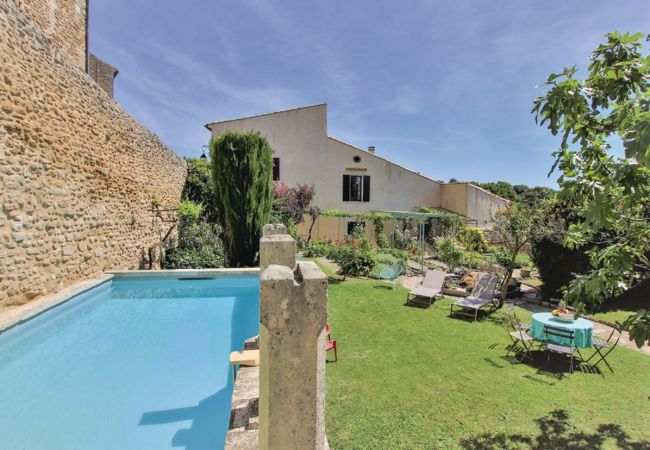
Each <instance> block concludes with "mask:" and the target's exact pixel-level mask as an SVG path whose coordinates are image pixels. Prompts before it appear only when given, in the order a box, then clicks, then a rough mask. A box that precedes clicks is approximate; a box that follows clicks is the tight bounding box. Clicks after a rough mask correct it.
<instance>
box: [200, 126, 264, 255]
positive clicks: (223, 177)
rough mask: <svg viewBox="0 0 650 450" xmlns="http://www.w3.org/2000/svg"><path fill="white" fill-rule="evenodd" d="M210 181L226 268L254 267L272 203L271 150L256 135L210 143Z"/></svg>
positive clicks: (229, 135) (229, 134) (226, 136)
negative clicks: (223, 241) (222, 233)
mask: <svg viewBox="0 0 650 450" xmlns="http://www.w3.org/2000/svg"><path fill="white" fill-rule="evenodd" d="M210 157H211V164H212V178H213V183H214V192H215V196H216V203H217V204H218V205H220V208H219V219H220V222H221V226H222V227H223V230H224V238H225V249H226V256H227V260H228V265H229V266H230V267H251V266H255V265H256V263H257V259H258V252H259V243H260V235H261V233H262V227H263V226H264V224H266V223H267V221H268V220H269V215H270V212H271V206H272V203H273V185H272V181H271V176H272V173H273V150H272V149H271V145H270V144H269V142H268V141H267V140H266V138H265V137H264V136H263V135H262V134H261V133H260V132H259V131H226V132H224V133H223V134H221V135H219V136H218V137H217V138H216V139H214V138H213V139H211V140H210Z"/></svg>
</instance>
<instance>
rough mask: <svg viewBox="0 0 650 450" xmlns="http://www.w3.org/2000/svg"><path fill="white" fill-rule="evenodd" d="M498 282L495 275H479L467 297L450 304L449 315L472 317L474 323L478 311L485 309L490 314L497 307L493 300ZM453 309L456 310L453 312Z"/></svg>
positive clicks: (497, 304) (495, 301) (497, 303)
mask: <svg viewBox="0 0 650 450" xmlns="http://www.w3.org/2000/svg"><path fill="white" fill-rule="evenodd" d="M498 282H499V278H497V277H496V276H495V275H492V274H489V273H479V274H478V278H477V279H476V283H475V284H474V289H472V293H471V294H470V295H469V297H465V298H464V299H462V300H458V301H457V302H454V303H452V304H451V306H450V308H449V315H450V316H453V315H454V314H460V315H463V316H469V317H473V318H474V320H475V321H476V320H477V319H478V312H479V310H481V309H483V308H486V309H488V310H490V312H491V311H494V310H495V309H496V308H497V307H498V306H499V302H498V300H495V299H494V293H495V292H496V289H497V284H498ZM454 307H455V308H456V309H455V310H454Z"/></svg>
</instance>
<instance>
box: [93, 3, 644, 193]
mask: <svg viewBox="0 0 650 450" xmlns="http://www.w3.org/2000/svg"><path fill="white" fill-rule="evenodd" d="M649 28H650V2H649V0H616V1H612V0H571V1H566V0H454V1H447V0H437V1H434V0H409V1H406V2H405V1H385V0H372V1H370V0H359V1H355V0H347V1H343V0H329V1H326V0H319V1H313V0H302V1H298V0H293V1H289V0H185V1H182V0H156V1H154V0H91V1H90V30H89V42H90V51H91V52H92V53H94V54H96V55H97V56H99V57H100V58H102V59H104V60H105V61H107V62H109V63H110V64H112V65H113V66H115V67H116V68H117V69H118V70H119V71H120V73H119V75H118V77H117V79H116V81H115V99H116V100H117V102H118V103H119V104H120V105H122V107H123V108H124V109H125V110H126V111H128V112H129V113H130V114H131V115H132V116H133V117H135V118H136V119H137V120H138V121H139V122H141V123H142V124H143V125H144V126H146V127H147V128H149V129H150V130H151V131H153V132H154V133H156V134H157V135H158V136H160V138H161V139H162V140H163V141H164V142H165V143H166V144H167V145H168V146H169V147H170V148H172V149H173V150H174V151H175V152H176V153H178V154H180V155H182V156H188V157H192V156H194V157H196V156H200V154H201V147H202V146H203V145H205V144H207V142H208V140H209V138H210V133H209V132H208V130H207V129H205V128H204V125H205V124H206V123H209V122H214V121H218V120H225V119H231V118H238V117H244V116H248V115H255V114H262V113H267V112H273V111H278V110H284V109H290V108H296V107H300V106H305V105H312V104H319V103H327V104H328V131H329V135H330V136H332V137H335V138H337V139H340V140H343V141H346V142H349V143H351V144H353V145H356V146H358V147H360V148H367V147H368V146H369V145H374V146H375V147H376V149H377V154H379V155H381V156H384V157H386V158H389V159H391V160H393V161H395V162H397V163H399V164H402V165H404V166H406V167H408V168H411V169H414V170H417V171H420V172H422V173H423V174H425V175H427V176H430V177H431V178H434V179H438V180H444V181H447V180H449V179H450V178H456V179H458V180H463V181H466V180H474V181H479V182H487V181H497V180H504V181H508V182H511V183H513V184H528V185H531V186H536V185H544V186H551V187H555V186H556V182H555V180H556V178H557V173H556V174H554V175H552V176H551V177H550V178H549V177H547V174H548V171H549V170H550V168H551V166H552V164H553V158H552V156H551V153H552V152H553V151H554V150H555V149H556V148H557V146H558V139H557V138H556V137H553V136H552V135H551V134H550V132H549V131H548V130H547V129H545V128H542V127H539V126H537V125H536V124H535V121H534V117H533V115H532V114H531V113H530V110H531V108H532V105H533V100H534V99H535V98H536V97H537V96H539V95H541V94H542V93H543V89H542V88H541V87H539V86H541V85H542V84H543V82H544V81H545V79H546V77H547V76H548V75H549V74H550V73H552V72H557V71H561V70H562V68H563V67H565V66H573V65H576V66H578V67H579V68H581V69H582V70H583V71H584V69H585V68H586V67H587V65H588V62H589V55H590V53H591V52H592V51H593V50H594V49H595V48H596V47H597V46H598V44H600V43H601V42H603V41H604V35H605V33H607V32H609V31H614V30H618V31H621V32H625V31H630V32H639V31H640V32H645V33H647V32H649V31H650V29H649ZM583 73H584V72H583Z"/></svg>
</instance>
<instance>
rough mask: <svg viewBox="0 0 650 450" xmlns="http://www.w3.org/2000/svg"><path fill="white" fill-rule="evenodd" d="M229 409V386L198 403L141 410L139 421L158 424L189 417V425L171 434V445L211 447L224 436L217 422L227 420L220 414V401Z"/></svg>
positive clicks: (193, 449)
mask: <svg viewBox="0 0 650 450" xmlns="http://www.w3.org/2000/svg"><path fill="white" fill-rule="evenodd" d="M224 403H226V404H228V409H229V410H230V389H229V388H227V387H226V388H224V389H221V390H219V391H218V392H216V393H215V394H213V395H211V396H209V397H207V398H205V399H203V400H201V401H200V402H199V404H198V405H195V406H187V407H181V408H174V409H166V410H161V411H150V412H145V413H143V414H142V417H141V418H140V422H139V423H138V425H161V424H166V423H173V422H183V421H187V420H191V421H192V425H191V426H190V428H184V429H180V430H178V431H177V432H176V433H175V434H174V437H173V438H172V443H171V444H172V447H185V449H186V450H210V449H214V448H216V447H218V446H219V445H220V444H221V443H222V441H223V440H224V439H225V437H224V430H222V429H220V427H219V424H220V423H221V424H227V423H228V419H227V418H224V417H222V414H223V405H224Z"/></svg>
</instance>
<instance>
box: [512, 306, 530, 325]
mask: <svg viewBox="0 0 650 450" xmlns="http://www.w3.org/2000/svg"><path fill="white" fill-rule="evenodd" d="M508 311H510V312H511V313H512V315H513V316H514V317H515V320H516V329H517V330H524V331H525V332H528V331H529V330H530V324H529V323H521V320H519V317H517V314H516V313H515V304H514V303H508Z"/></svg>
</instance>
